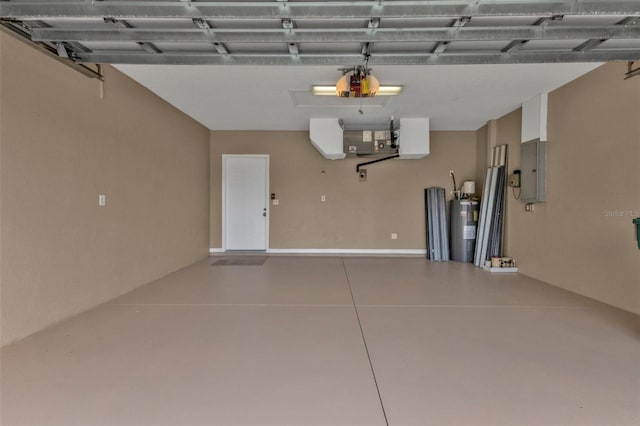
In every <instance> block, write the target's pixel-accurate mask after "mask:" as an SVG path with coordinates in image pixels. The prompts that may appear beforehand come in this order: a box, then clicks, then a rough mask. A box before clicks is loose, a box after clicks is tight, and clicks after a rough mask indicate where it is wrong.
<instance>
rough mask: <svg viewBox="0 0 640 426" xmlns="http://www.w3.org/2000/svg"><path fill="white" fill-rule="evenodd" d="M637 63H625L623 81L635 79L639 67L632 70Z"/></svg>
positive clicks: (639, 73) (639, 71) (638, 73)
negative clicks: (625, 68) (625, 70)
mask: <svg viewBox="0 0 640 426" xmlns="http://www.w3.org/2000/svg"><path fill="white" fill-rule="evenodd" d="M636 62H638V61H629V62H628V63H627V72H626V73H625V74H624V79H625V80H628V79H630V78H631V77H637V76H639V75H640V65H638V67H637V68H634V67H633V66H634V64H635V63H636Z"/></svg>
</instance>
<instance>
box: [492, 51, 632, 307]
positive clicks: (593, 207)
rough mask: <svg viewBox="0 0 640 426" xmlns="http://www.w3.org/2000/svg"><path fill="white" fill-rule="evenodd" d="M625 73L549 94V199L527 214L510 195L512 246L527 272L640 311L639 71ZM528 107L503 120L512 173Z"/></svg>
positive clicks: (599, 73) (603, 73)
mask: <svg viewBox="0 0 640 426" xmlns="http://www.w3.org/2000/svg"><path fill="white" fill-rule="evenodd" d="M625 70H626V64H623V63H612V64H607V65H604V66H602V67H599V68H597V69H596V70H594V71H593V72H591V73H589V74H587V75H585V76H583V77H581V78H579V79H577V80H575V81H573V82H571V83H569V84H567V85H565V86H563V87H561V88H559V89H558V90H555V91H553V92H551V93H550V94H549V122H548V144H547V201H546V202H545V203H541V204H536V206H535V211H534V212H532V213H529V212H525V211H524V205H523V204H522V203H520V202H519V201H516V200H515V199H514V197H513V195H512V194H511V192H510V193H509V197H508V204H507V209H508V212H507V213H508V214H507V221H506V253H507V254H508V255H510V256H513V257H515V258H516V259H517V260H518V263H519V268H520V271H521V272H522V273H523V274H525V275H529V276H532V277H535V278H538V279H540V280H542V281H545V282H548V283H550V284H553V285H556V286H559V287H563V288H566V289H568V290H571V291H574V292H576V293H580V294H583V295H586V296H589V297H592V298H594V299H597V300H600V301H603V302H605V303H609V304H611V305H614V306H618V307H620V308H623V309H626V310H629V311H632V312H635V313H640V250H638V247H637V245H636V242H635V236H634V227H633V224H632V223H631V221H632V219H633V217H637V216H640V173H639V170H640V169H639V167H640V78H634V79H630V80H626V81H625V80H623V78H622V77H623V74H624V72H625ZM521 114H522V113H521V110H520V109H518V110H516V111H514V112H512V113H510V114H507V115H506V116H504V117H502V118H500V119H499V120H498V122H497V125H498V129H497V133H496V139H497V144H502V143H507V144H509V169H510V172H511V171H513V170H514V169H518V168H519V167H520V123H521ZM618 215H619V216H618Z"/></svg>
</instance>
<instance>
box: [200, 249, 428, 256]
mask: <svg viewBox="0 0 640 426" xmlns="http://www.w3.org/2000/svg"><path fill="white" fill-rule="evenodd" d="M266 252H267V254H292V255H295V254H306V255H310V254H319V255H332V254H336V255H352V256H358V255H360V256H362V255H364V256H367V255H368V256H384V255H389V256H420V255H426V254H427V250H426V249H301V248H293V249H267V251H266ZM209 253H211V254H213V253H224V250H223V249H221V248H210V249H209Z"/></svg>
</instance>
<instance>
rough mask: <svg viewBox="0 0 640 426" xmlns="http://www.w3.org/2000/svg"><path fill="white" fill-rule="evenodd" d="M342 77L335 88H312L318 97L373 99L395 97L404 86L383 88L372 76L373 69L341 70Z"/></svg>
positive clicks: (358, 67)
mask: <svg viewBox="0 0 640 426" xmlns="http://www.w3.org/2000/svg"><path fill="white" fill-rule="evenodd" d="M338 70H339V71H342V77H340V79H339V80H338V81H337V83H336V84H335V86H320V85H314V86H311V93H313V94H314V95H316V96H339V97H341V98H371V97H373V96H394V95H399V94H400V92H402V86H381V85H380V83H379V82H378V79H377V78H375V77H374V76H373V75H371V68H367V67H366V66H363V65H355V66H353V67H349V68H339V69H338Z"/></svg>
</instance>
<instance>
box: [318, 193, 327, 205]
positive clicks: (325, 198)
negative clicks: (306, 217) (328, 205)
mask: <svg viewBox="0 0 640 426" xmlns="http://www.w3.org/2000/svg"><path fill="white" fill-rule="evenodd" d="M320 201H322V202H323V203H324V202H325V201H327V197H326V196H324V195H322V196H321V197H320Z"/></svg>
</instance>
